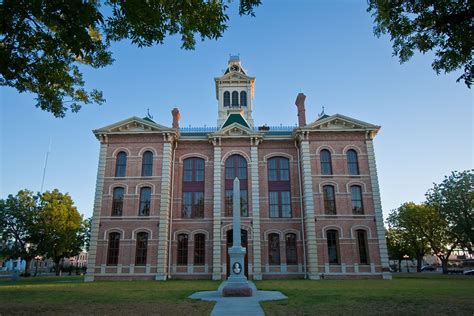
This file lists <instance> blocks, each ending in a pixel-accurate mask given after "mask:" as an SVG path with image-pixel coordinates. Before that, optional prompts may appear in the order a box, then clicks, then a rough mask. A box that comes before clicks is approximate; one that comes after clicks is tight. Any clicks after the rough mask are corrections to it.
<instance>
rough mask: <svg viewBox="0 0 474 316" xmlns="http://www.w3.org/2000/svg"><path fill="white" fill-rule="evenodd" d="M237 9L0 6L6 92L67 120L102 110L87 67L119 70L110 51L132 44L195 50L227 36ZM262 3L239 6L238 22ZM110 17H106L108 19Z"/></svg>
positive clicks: (15, 0)
mask: <svg viewBox="0 0 474 316" xmlns="http://www.w3.org/2000/svg"><path fill="white" fill-rule="evenodd" d="M229 2H231V1H205V0H188V1H162V0H147V1H140V0H134V1H133V0H132V1H121V0H108V1H106V2H104V3H103V4H102V6H101V2H100V1H96V0H86V1H78V0H72V1H42V0H4V1H2V2H1V3H0V61H1V62H0V85H1V86H9V87H13V88H15V89H16V90H17V91H19V92H31V93H33V94H35V95H36V106H37V107H39V108H41V109H42V110H45V111H48V112H51V113H52V114H53V115H54V116H55V117H64V116H65V115H66V113H67V111H69V110H70V111H72V112H77V111H79V109H80V108H81V106H82V105H84V104H91V103H96V104H102V103H103V102H105V99H104V97H103V94H102V92H101V91H99V90H97V89H92V90H90V91H87V90H86V89H85V82H84V79H83V75H82V72H81V70H80V66H81V65H86V66H90V67H92V68H101V67H105V66H107V65H110V64H112V63H113V61H114V60H113V58H112V52H111V51H110V44H111V42H113V41H120V40H124V39H129V40H131V42H132V43H133V44H136V45H138V46H139V47H143V46H152V45H155V44H162V43H163V42H164V40H165V38H166V37H168V36H172V35H179V36H181V42H182V48H184V49H194V47H195V44H196V37H199V38H200V39H201V40H205V39H217V38H219V37H221V36H222V35H223V33H224V32H225V30H226V29H227V25H226V23H227V21H228V19H229V17H228V15H227V14H226V12H227V10H228V4H229ZM259 4H260V0H240V6H239V14H240V15H252V16H253V15H254V8H255V7H257V6H258V5H259ZM105 12H106V13H105Z"/></svg>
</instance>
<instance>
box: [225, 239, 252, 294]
mask: <svg viewBox="0 0 474 316" xmlns="http://www.w3.org/2000/svg"><path fill="white" fill-rule="evenodd" d="M245 252H246V249H245V248H243V247H240V246H233V247H231V248H229V257H230V276H229V278H228V279H227V282H226V284H225V286H224V288H223V289H222V296H252V295H253V290H252V287H251V286H250V284H249V282H248V280H247V278H246V277H245V271H244V262H245V261H244V259H245Z"/></svg>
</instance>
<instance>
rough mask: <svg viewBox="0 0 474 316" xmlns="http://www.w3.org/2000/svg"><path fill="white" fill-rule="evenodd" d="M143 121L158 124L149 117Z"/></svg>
mask: <svg viewBox="0 0 474 316" xmlns="http://www.w3.org/2000/svg"><path fill="white" fill-rule="evenodd" d="M143 119H144V120H145V121H148V122H152V123H155V124H156V122H155V121H153V120H152V119H151V118H149V117H144V118H143Z"/></svg>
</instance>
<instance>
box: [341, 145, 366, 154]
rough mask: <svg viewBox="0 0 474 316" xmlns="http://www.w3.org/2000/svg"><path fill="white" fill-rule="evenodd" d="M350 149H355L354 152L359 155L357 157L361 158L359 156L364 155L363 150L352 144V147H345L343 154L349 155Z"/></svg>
mask: <svg viewBox="0 0 474 316" xmlns="http://www.w3.org/2000/svg"><path fill="white" fill-rule="evenodd" d="M349 149H354V150H355V151H356V153H357V156H359V155H361V154H362V150H361V149H360V148H359V147H358V146H356V145H352V144H351V145H347V146H346V147H344V149H343V150H342V153H343V154H344V155H347V151H348V150H349Z"/></svg>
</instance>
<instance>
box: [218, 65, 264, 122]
mask: <svg viewBox="0 0 474 316" xmlns="http://www.w3.org/2000/svg"><path fill="white" fill-rule="evenodd" d="M214 81H215V83H216V98H217V104H218V119H217V127H218V128H221V127H222V125H223V124H224V122H225V121H226V119H227V117H228V116H229V115H230V114H232V113H235V112H236V110H238V111H239V112H240V113H241V114H242V116H243V117H244V118H245V120H246V121H247V122H248V123H249V125H250V127H252V128H253V118H252V101H253V97H254V85H255V77H250V76H249V75H247V71H246V70H245V69H244V68H243V67H242V65H241V62H240V57H239V56H230V58H229V62H228V64H227V68H226V70H225V71H224V74H223V75H222V76H221V77H217V78H214Z"/></svg>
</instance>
